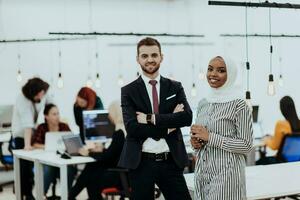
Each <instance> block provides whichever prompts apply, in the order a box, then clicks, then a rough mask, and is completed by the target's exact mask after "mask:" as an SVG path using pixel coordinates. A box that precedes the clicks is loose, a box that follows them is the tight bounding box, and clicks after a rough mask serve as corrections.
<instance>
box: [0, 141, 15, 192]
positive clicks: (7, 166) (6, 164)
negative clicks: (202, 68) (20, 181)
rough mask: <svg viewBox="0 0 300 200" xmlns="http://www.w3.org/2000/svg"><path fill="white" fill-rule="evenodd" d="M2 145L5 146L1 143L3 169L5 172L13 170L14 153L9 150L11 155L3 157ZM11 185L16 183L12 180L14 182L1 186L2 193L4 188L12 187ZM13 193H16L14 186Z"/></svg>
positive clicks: (0, 155)
mask: <svg viewBox="0 0 300 200" xmlns="http://www.w3.org/2000/svg"><path fill="white" fill-rule="evenodd" d="M2 145H3V142H0V162H1V163H2V165H3V169H4V170H5V171H9V170H13V165H14V159H13V155H12V152H11V151H10V150H9V152H10V153H11V154H10V155H3V151H2ZM10 184H12V185H13V184H14V181H13V180H12V181H8V182H5V183H2V184H0V192H2V191H3V186H6V185H10ZM13 191H14V186H13Z"/></svg>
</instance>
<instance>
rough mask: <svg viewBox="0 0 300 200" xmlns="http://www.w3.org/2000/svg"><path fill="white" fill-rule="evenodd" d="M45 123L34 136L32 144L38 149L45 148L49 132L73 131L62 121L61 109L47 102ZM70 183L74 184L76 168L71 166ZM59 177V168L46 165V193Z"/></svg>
mask: <svg viewBox="0 0 300 200" xmlns="http://www.w3.org/2000/svg"><path fill="white" fill-rule="evenodd" d="M44 116H45V123H42V124H40V125H39V126H38V127H37V129H36V132H35V133H34V134H33V137H32V146H33V147H34V148H38V149H44V148H45V136H46V133H47V132H60V131H71V129H70V128H69V126H68V125H67V124H65V123H62V122H60V116H59V110H58V108H57V106H56V105H54V104H47V105H46V106H45V109H44ZM68 172H69V176H68V177H69V185H70V186H71V185H72V181H73V178H74V172H75V170H74V168H70V169H69V170H68ZM57 177H59V169H58V168H56V167H51V166H48V165H45V166H44V194H45V195H46V194H47V191H48V189H49V186H50V184H51V183H52V182H53V181H54V180H55V179H56V178H57Z"/></svg>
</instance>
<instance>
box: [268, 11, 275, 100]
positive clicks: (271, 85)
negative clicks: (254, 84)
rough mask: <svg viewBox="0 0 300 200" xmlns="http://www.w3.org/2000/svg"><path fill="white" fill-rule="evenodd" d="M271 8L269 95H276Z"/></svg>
mask: <svg viewBox="0 0 300 200" xmlns="http://www.w3.org/2000/svg"><path fill="white" fill-rule="evenodd" d="M271 25H272V24H271V8H269V39H270V74H269V79H268V95H269V96H274V95H275V83H274V76H273V71H272V70H273V69H272V64H273V63H272V61H273V45H272V35H271V33H272V26H271Z"/></svg>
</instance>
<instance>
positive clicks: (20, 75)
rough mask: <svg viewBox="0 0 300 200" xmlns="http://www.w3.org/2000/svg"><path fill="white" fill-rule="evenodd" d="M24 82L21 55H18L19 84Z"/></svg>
mask: <svg viewBox="0 0 300 200" xmlns="http://www.w3.org/2000/svg"><path fill="white" fill-rule="evenodd" d="M22 80H23V77H22V73H21V55H20V54H18V71H17V82H21V81H22Z"/></svg>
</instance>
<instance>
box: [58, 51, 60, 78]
mask: <svg viewBox="0 0 300 200" xmlns="http://www.w3.org/2000/svg"><path fill="white" fill-rule="evenodd" d="M58 59H59V60H58V62H59V73H61V50H60V49H59V52H58Z"/></svg>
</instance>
